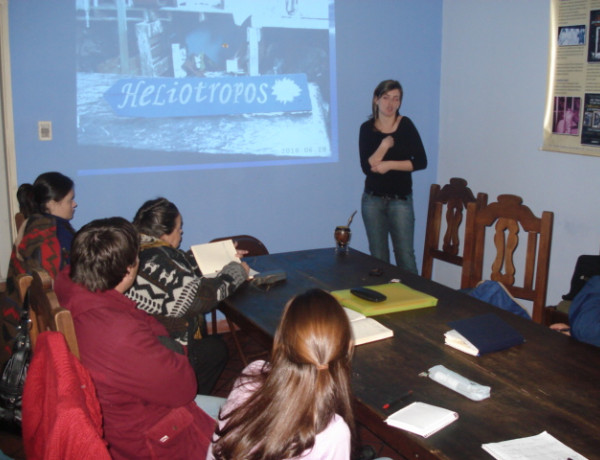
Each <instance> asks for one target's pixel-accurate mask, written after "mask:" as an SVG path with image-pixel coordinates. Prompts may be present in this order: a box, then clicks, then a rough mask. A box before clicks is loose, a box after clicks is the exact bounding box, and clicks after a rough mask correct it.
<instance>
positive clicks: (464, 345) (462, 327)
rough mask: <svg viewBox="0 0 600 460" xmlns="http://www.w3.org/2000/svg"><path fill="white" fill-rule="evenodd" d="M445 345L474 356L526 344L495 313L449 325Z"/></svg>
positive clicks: (521, 337)
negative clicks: (450, 328) (449, 328)
mask: <svg viewBox="0 0 600 460" xmlns="http://www.w3.org/2000/svg"><path fill="white" fill-rule="evenodd" d="M448 324H449V325H450V327H453V328H454V329H452V330H450V331H448V332H446V333H445V334H444V337H445V343H446V345H449V346H451V347H453V348H456V349H457V350H460V351H463V352H465V353H468V354H470V355H473V356H479V355H482V354H484V353H490V352H493V351H499V350H504V349H505V348H510V347H512V346H514V345H519V344H521V343H523V342H525V339H524V338H523V336H522V335H521V334H520V333H519V332H517V331H516V330H515V329H513V328H512V327H511V326H510V325H508V324H507V323H506V322H504V321H503V320H502V318H500V317H499V316H497V315H496V314H494V313H487V314H485V315H479V316H475V317H473V318H466V319H461V320H458V321H453V322H451V323H448Z"/></svg>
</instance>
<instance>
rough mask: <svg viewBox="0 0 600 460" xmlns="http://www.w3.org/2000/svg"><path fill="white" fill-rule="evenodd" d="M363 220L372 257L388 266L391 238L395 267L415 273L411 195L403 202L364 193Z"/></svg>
mask: <svg viewBox="0 0 600 460" xmlns="http://www.w3.org/2000/svg"><path fill="white" fill-rule="evenodd" d="M362 217H363V222H364V223H365V230H366V231H367V238H368V239H369V251H371V255H372V256H373V257H377V258H378V259H381V260H383V261H385V262H388V263H389V261H390V249H389V243H388V239H389V237H388V235H389V236H391V237H392V246H393V248H394V256H395V258H396V265H397V266H398V267H400V268H403V269H404V270H408V271H411V272H413V273H418V272H417V262H416V260H415V249H414V244H413V238H414V233H415V213H414V210H413V200H412V195H409V196H407V197H406V199H405V200H402V199H400V198H387V197H380V196H375V195H371V194H370V193H363V196H362Z"/></svg>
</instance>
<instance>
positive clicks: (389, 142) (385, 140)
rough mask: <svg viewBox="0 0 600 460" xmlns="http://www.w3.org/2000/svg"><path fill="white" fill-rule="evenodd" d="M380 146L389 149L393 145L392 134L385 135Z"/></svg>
mask: <svg viewBox="0 0 600 460" xmlns="http://www.w3.org/2000/svg"><path fill="white" fill-rule="evenodd" d="M381 146H382V147H384V148H385V149H386V150H389V149H391V148H392V147H393V146H394V138H393V137H392V136H386V137H384V138H383V140H382V141H381Z"/></svg>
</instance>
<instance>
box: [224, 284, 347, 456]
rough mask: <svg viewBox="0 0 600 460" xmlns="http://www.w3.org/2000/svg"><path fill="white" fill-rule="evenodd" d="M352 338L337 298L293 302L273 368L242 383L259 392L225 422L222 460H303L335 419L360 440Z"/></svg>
mask: <svg viewBox="0 0 600 460" xmlns="http://www.w3.org/2000/svg"><path fill="white" fill-rule="evenodd" d="M351 354H352V332H351V329H350V323H349V321H348V318H347V316H346V313H345V312H344V310H343V309H342V307H341V306H340V304H339V303H338V301H337V300H336V299H335V298H334V297H333V296H331V294H329V293H327V292H325V291H322V290H319V289H313V290H310V291H307V292H305V293H303V294H300V295H298V296H296V297H294V298H293V299H291V300H290V301H289V302H288V304H287V305H286V307H285V310H284V313H283V316H282V318H281V322H280V324H279V327H278V329H277V332H276V334H275V339H274V344H273V351H272V354H271V362H270V363H268V364H265V366H263V369H262V372H261V373H260V374H258V375H253V376H242V379H246V380H245V383H246V382H248V380H247V379H251V381H252V382H253V383H257V384H258V389H257V390H256V391H255V392H254V393H253V394H252V395H251V396H250V397H249V398H248V400H246V402H245V403H243V404H242V405H240V406H239V407H237V408H236V409H234V410H232V411H231V412H230V413H227V414H223V415H220V416H219V419H220V420H222V421H223V420H224V421H225V424H224V426H223V428H221V429H219V428H217V430H216V434H217V435H218V436H219V439H218V440H217V441H216V442H215V445H214V449H213V452H214V455H215V458H217V459H236V460H237V459H249V460H255V459H256V460H258V459H273V460H275V459H276V460H281V459H284V458H293V457H298V456H300V455H301V454H302V452H304V451H305V450H306V449H309V448H311V447H313V446H314V443H315V436H316V435H317V434H318V433H320V432H321V431H323V430H324V429H325V428H326V427H327V425H328V424H329V423H330V421H331V420H332V418H333V416H334V415H335V414H338V415H340V416H341V417H342V418H343V419H344V420H345V422H346V424H347V425H348V426H349V428H350V432H351V433H354V417H353V415H352V407H351V388H350V360H351Z"/></svg>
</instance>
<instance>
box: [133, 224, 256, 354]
mask: <svg viewBox="0 0 600 460" xmlns="http://www.w3.org/2000/svg"><path fill="white" fill-rule="evenodd" d="M140 236H141V248H140V266H139V270H138V274H137V277H136V280H135V283H134V285H133V286H132V287H131V288H130V289H129V290H128V291H127V292H126V295H127V297H129V298H130V299H132V300H134V301H135V302H137V306H138V308H139V309H141V310H144V311H145V312H147V313H149V314H151V315H153V316H155V317H156V318H157V319H158V320H159V321H160V322H161V323H163V324H164V325H165V326H166V328H167V330H168V331H169V334H170V335H171V337H172V338H174V339H176V340H177V341H179V342H180V343H181V344H183V345H187V343H188V340H189V335H190V332H191V333H193V332H194V331H195V330H196V329H197V325H198V322H199V320H200V319H201V317H202V315H203V314H204V313H207V312H209V311H211V310H212V309H213V308H215V307H216V306H217V304H218V303H219V302H220V301H221V300H223V299H225V298H226V297H227V296H229V295H230V294H231V293H233V292H234V291H235V290H236V289H237V288H238V287H239V286H240V285H241V284H242V283H243V282H244V281H245V280H246V271H245V270H244V267H242V265H241V264H240V263H237V262H231V263H229V264H227V265H226V266H225V267H223V270H222V271H221V272H220V273H219V274H218V275H217V276H216V277H215V278H205V277H203V276H202V275H201V273H200V270H199V269H198V266H197V264H196V262H195V260H194V257H193V256H192V255H191V254H190V253H186V252H184V251H181V250H180V249H176V248H173V247H172V246H170V245H169V244H168V243H166V242H164V241H162V240H160V239H158V238H154V237H151V236H148V235H144V234H142V235H140Z"/></svg>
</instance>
